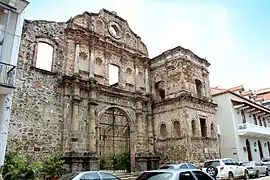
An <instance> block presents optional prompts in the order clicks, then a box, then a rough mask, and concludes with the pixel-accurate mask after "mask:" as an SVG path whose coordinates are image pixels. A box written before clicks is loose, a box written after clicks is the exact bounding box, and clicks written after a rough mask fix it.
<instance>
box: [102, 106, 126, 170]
mask: <svg viewBox="0 0 270 180" xmlns="http://www.w3.org/2000/svg"><path fill="white" fill-rule="evenodd" d="M100 159H101V162H100V169H106V170H125V171H128V172H129V171H130V128H129V124H128V119H127V117H126V115H125V114H124V113H123V112H122V111H121V110H120V109H119V108H110V109H108V110H106V111H105V113H104V114H103V115H102V117H101V119H100Z"/></svg>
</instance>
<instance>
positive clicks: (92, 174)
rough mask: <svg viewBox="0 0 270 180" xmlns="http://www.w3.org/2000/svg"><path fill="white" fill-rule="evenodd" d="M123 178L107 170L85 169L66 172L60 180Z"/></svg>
mask: <svg viewBox="0 0 270 180" xmlns="http://www.w3.org/2000/svg"><path fill="white" fill-rule="evenodd" d="M92 179H94V180H121V179H120V178H118V177H116V176H114V175H112V174H111V173H107V172H100V171H84V172H74V173H69V174H65V175H64V176H62V177H61V178H60V179H59V180H92Z"/></svg>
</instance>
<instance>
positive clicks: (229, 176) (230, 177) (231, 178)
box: [228, 172, 234, 180]
mask: <svg viewBox="0 0 270 180" xmlns="http://www.w3.org/2000/svg"><path fill="white" fill-rule="evenodd" d="M228 180H234V178H233V173H232V172H229V174H228Z"/></svg>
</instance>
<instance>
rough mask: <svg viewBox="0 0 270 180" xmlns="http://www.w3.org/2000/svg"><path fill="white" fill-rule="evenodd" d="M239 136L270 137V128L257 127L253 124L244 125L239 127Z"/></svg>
mask: <svg viewBox="0 0 270 180" xmlns="http://www.w3.org/2000/svg"><path fill="white" fill-rule="evenodd" d="M237 130H238V135H240V136H250V137H268V138H269V137H270V128H269V127H264V126H259V125H255V124H253V123H249V122H247V123H244V124H239V125H238V129H237Z"/></svg>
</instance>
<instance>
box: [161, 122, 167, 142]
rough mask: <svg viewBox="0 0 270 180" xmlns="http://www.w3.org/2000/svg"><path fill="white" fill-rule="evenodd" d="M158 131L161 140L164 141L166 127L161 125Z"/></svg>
mask: <svg viewBox="0 0 270 180" xmlns="http://www.w3.org/2000/svg"><path fill="white" fill-rule="evenodd" d="M159 131H160V136H161V138H163V139H164V138H167V135H168V131H167V127H166V125H165V124H161V125H160V129H159Z"/></svg>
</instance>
